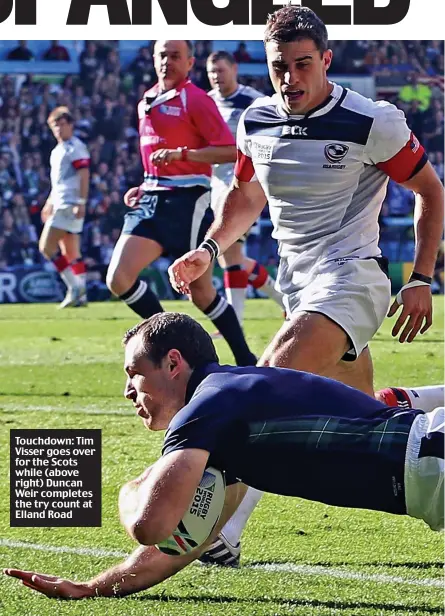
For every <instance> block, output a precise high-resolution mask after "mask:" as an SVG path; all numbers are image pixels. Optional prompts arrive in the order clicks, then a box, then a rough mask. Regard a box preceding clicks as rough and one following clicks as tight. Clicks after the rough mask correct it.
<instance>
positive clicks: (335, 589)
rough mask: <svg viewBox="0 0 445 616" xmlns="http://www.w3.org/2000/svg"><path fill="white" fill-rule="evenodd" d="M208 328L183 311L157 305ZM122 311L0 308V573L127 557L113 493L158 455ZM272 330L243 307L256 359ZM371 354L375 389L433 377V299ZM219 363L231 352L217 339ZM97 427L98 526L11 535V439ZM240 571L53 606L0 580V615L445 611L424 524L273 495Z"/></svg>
mask: <svg viewBox="0 0 445 616" xmlns="http://www.w3.org/2000/svg"><path fill="white" fill-rule="evenodd" d="M166 308H167V309H168V310H180V311H185V312H189V313H190V314H192V316H194V317H197V318H198V319H199V320H200V321H201V322H202V323H203V324H204V325H205V327H206V328H208V329H209V331H212V325H211V323H209V322H208V321H207V320H205V319H204V318H203V317H202V315H201V314H200V313H198V312H197V311H196V310H195V309H194V308H193V306H191V305H190V304H189V303H187V302H170V303H166ZM135 321H136V319H134V318H133V315H132V313H131V312H130V310H129V309H128V308H127V307H126V306H123V305H121V304H119V303H106V304H92V305H90V307H88V309H79V310H65V311H61V312H57V311H56V310H55V308H54V306H53V305H26V306H1V307H0V340H1V345H0V422H1V425H2V429H1V431H0V439H1V440H0V456H1V457H0V473H1V475H0V499H1V502H2V503H3V506H2V507H1V509H0V561H1V562H0V565H1V567H6V566H10V567H20V568H25V569H30V570H36V571H40V572H45V573H54V574H58V575H61V576H63V577H69V578H74V579H87V578H89V577H91V576H93V575H95V574H97V573H98V572H99V571H100V570H102V569H104V568H106V567H110V566H112V565H113V564H115V563H116V562H118V560H119V555H120V554H125V553H128V552H130V551H131V550H132V549H133V547H134V546H133V544H132V542H131V540H130V539H129V538H128V537H127V536H126V535H125V533H124V531H123V530H122V529H121V527H120V525H119V521H118V516H117V507H116V502H117V495H118V491H119V488H120V486H121V485H122V484H123V483H124V482H125V481H127V480H128V479H129V478H132V477H135V476H136V475H137V474H139V473H140V472H141V471H142V469H143V468H145V467H146V466H148V465H149V464H150V463H152V462H153V461H154V460H155V459H156V458H157V457H158V455H159V452H160V448H161V442H162V435H159V434H152V433H148V432H146V431H145V430H144V429H143V428H142V427H141V424H140V420H139V418H138V417H136V416H135V415H134V411H133V409H132V406H131V405H130V404H129V403H127V402H126V401H125V400H124V398H123V396H122V391H123V386H124V380H125V379H124V374H123V371H122V358H123V350H122V348H121V346H120V339H121V337H122V335H123V333H124V332H125V331H126V329H127V328H128V327H130V326H131V325H133V324H134V323H135ZM281 322H282V317H281V313H280V311H279V310H278V308H277V307H276V306H275V305H274V304H272V303H271V302H268V301H263V300H255V301H250V302H248V303H247V310H246V323H245V330H246V335H247V337H248V340H249V342H250V344H251V347H252V349H253V350H254V352H256V353H257V354H261V352H262V350H263V349H264V348H265V346H266V344H267V343H268V342H269V340H270V339H271V337H272V335H273V334H274V333H275V331H276V330H277V329H278V328H279V326H280V324H281ZM393 322H394V319H392V320H391V321H389V320H388V321H387V322H386V323H385V324H384V326H383V327H382V329H381V331H380V332H379V333H378V334H377V335H376V337H375V338H374V340H373V342H372V344H371V350H372V353H373V357H374V366H375V380H376V386H377V388H380V387H384V386H389V385H408V386H409V385H428V384H435V383H440V382H442V381H443V298H435V323H434V326H433V328H432V329H431V330H430V331H429V332H428V333H427V334H425V335H424V336H422V337H419V338H418V340H416V341H415V342H414V343H412V344H410V345H408V344H404V345H401V344H399V343H398V342H397V341H395V340H394V339H392V338H391V335H390V329H391V326H392V323H393ZM216 345H217V348H218V352H219V355H220V358H221V361H222V362H231V361H232V357H231V355H230V352H229V351H228V349H227V347H226V345H225V343H224V341H219V340H218V341H216ZM11 428H28V429H29V428H58V429H60V428H100V429H101V430H102V448H103V469H102V482H103V503H102V527H101V528H24V529H19V528H10V527H9V509H8V503H9V476H8V469H9V430H10V429H11ZM242 564H243V567H242V568H241V569H240V570H237V571H236V570H230V571H221V570H219V569H217V568H214V567H210V568H205V567H200V566H199V565H192V566H190V567H188V568H187V569H185V570H184V571H183V572H182V573H180V574H178V575H177V576H175V577H174V578H172V579H171V580H168V581H166V582H164V583H163V584H160V585H159V586H157V587H154V588H153V589H151V590H147V591H145V592H142V593H140V594H138V595H134V596H130V597H128V598H125V599H103V598H102V599H95V600H88V601H80V602H61V601H54V600H50V599H46V598H45V597H43V596H41V595H38V594H37V593H35V592H33V591H31V590H29V589H27V588H25V587H24V586H22V585H21V584H20V583H19V582H18V581H17V580H11V579H8V578H6V577H4V576H0V614H2V615H3V614H5V615H8V616H9V615H11V616H12V615H14V616H59V615H60V616H64V615H65V614H66V615H68V614H78V615H82V616H85V615H86V616H90V615H91V616H99V615H103V616H105V615H107V616H115V615H116V616H117V615H122V616H133V615H135V616H136V615H142V614H144V615H147V614H149V615H150V616H158V615H159V616H161V615H162V616H185V615H187V616H188V615H193V616H195V615H196V616H203V615H212V616H219V615H223V614H224V616H232V615H233V616H235V615H236V616H241V615H246V616H257V615H258V616H272V615H280V616H281V615H283V616H284V615H287V614H295V615H299V616H315V615H316V616H325V615H337V614H341V615H342V616H365V615H366V616H368V615H371V614H372V615H382V616H383V615H384V616H390V615H392V614H394V615H397V616H414V615H416V616H421V615H422V616H427V615H431V614H443V591H442V589H441V580H442V564H443V536H442V535H441V534H438V533H433V532H431V531H429V529H428V528H427V527H426V526H425V525H424V524H423V523H422V522H420V521H415V520H410V519H408V518H405V517H398V516H391V515H387V514H379V513H375V512H368V511H352V510H343V509H340V508H334V507H328V506H326V505H321V504H314V503H309V502H307V501H303V500H301V499H290V498H284V497H277V496H272V495H267V496H265V497H264V498H263V499H262V501H261V502H260V505H259V506H258V507H257V509H256V510H255V512H254V514H253V516H252V518H251V519H250V521H249V524H248V527H247V530H246V532H245V534H244V536H243V544H242Z"/></svg>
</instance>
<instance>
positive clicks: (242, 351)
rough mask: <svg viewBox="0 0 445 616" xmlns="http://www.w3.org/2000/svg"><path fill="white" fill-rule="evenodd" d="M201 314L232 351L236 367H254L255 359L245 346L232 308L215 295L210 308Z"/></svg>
mask: <svg viewBox="0 0 445 616" xmlns="http://www.w3.org/2000/svg"><path fill="white" fill-rule="evenodd" d="M203 312H204V314H205V315H207V316H208V317H209V319H210V320H211V321H212V323H214V325H215V327H216V328H217V329H218V331H219V332H220V333H221V334H222V335H223V336H224V338H225V340H226V342H227V344H228V345H229V347H230V349H231V350H232V353H233V356H234V357H235V361H236V363H237V365H238V366H254V365H255V364H256V362H257V358H256V357H255V355H254V354H253V353H252V352H251V351H250V349H249V347H248V346H247V342H246V340H245V338H244V334H243V330H242V329H241V325H240V324H239V321H238V317H237V316H236V313H235V311H234V309H233V308H232V306H231V305H230V304H229V303H228V302H227V301H226V300H225V299H224V298H223V297H221V296H220V295H218V294H217V295H216V297H215V299H214V300H213V302H212V303H211V304H210V306H208V307H207V308H206V309H205V310H203Z"/></svg>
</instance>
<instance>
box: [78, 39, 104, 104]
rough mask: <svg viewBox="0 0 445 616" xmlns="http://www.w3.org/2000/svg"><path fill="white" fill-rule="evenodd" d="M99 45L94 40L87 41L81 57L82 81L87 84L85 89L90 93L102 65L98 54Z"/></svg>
mask: <svg viewBox="0 0 445 616" xmlns="http://www.w3.org/2000/svg"><path fill="white" fill-rule="evenodd" d="M96 53H97V45H96V43H94V42H93V41H85V49H84V50H83V51H82V53H81V54H80V57H79V68H80V75H79V76H80V81H81V82H82V84H83V85H84V86H85V91H86V92H88V93H90V92H91V89H92V87H93V84H94V81H95V80H96V78H97V72H98V70H99V69H100V67H101V62H100V61H99V59H98V57H97V55H96Z"/></svg>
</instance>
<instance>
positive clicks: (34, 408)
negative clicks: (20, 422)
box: [0, 402, 133, 417]
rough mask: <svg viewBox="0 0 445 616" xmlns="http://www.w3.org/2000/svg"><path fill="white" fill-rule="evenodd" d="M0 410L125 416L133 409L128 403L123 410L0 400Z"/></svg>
mask: <svg viewBox="0 0 445 616" xmlns="http://www.w3.org/2000/svg"><path fill="white" fill-rule="evenodd" d="M0 411H4V412H10V411H13V412H14V413H16V412H21V411H22V412H23V411H25V412H39V413H57V412H60V413H70V412H72V413H73V414H80V415H120V416H125V417H133V412H132V411H133V410H132V408H131V406H130V405H129V406H128V408H127V410H125V409H124V408H119V407H118V408H115V409H113V408H108V409H106V408H103V407H100V406H98V407H96V408H94V407H88V406H87V407H76V406H72V407H65V408H64V407H62V406H41V405H32V404H30V405H26V406H19V405H18V404H17V405H15V404H12V403H9V402H7V403H2V402H0Z"/></svg>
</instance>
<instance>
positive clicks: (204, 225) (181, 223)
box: [122, 186, 214, 258]
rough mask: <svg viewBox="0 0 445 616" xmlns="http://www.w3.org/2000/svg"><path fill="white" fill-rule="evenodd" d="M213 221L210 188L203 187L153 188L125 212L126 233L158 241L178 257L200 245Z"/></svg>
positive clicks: (165, 250)
mask: <svg viewBox="0 0 445 616" xmlns="http://www.w3.org/2000/svg"><path fill="white" fill-rule="evenodd" d="M213 220H214V216H213V211H212V209H211V208H210V190H209V189H207V188H204V187H203V186H193V187H191V188H175V189H172V190H150V191H145V192H144V193H143V194H142V196H141V198H140V199H139V202H138V204H137V205H136V206H134V207H132V208H131V209H130V210H129V211H128V212H127V214H125V218H124V225H123V227H122V233H123V234H126V235H137V236H139V237H145V238H147V239H150V240H154V241H156V242H158V244H160V245H161V246H162V248H163V249H164V254H167V255H169V256H171V257H174V258H177V257H180V256H182V255H183V254H184V253H186V252H188V251H189V250H193V249H194V248H196V247H197V246H199V244H200V243H201V242H202V241H203V240H204V236H205V234H206V233H207V231H208V229H209V227H210V225H211V224H212V223H213Z"/></svg>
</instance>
